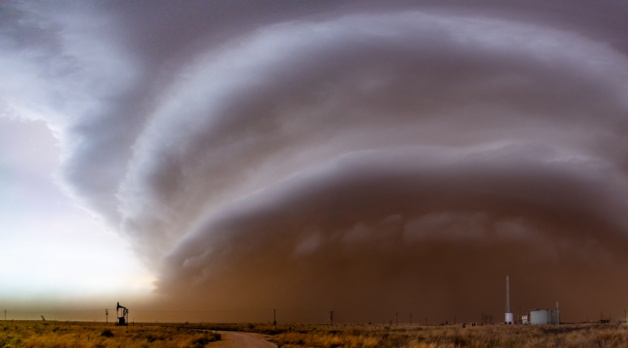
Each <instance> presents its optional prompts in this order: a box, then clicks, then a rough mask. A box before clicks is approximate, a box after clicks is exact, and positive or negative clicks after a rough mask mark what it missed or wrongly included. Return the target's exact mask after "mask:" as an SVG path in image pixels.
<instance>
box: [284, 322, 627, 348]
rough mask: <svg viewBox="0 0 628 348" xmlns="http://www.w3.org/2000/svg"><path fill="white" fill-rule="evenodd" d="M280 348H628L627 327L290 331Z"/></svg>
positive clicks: (486, 327)
mask: <svg viewBox="0 0 628 348" xmlns="http://www.w3.org/2000/svg"><path fill="white" fill-rule="evenodd" d="M272 341H273V342H275V343H277V344H278V345H279V346H280V347H285V348H288V347H326V348H330V347H347V348H349V347H356V348H357V347H404V348H423V347H452V348H453V347H478V348H479V347H628V327H626V326H616V325H595V324H580V325H561V326H529V325H525V326H523V325H511V326H504V325H487V326H475V327H466V328H463V327H462V326H461V325H458V326H454V325H451V326H426V327H419V326H416V327H402V326H399V327H394V326H392V327H390V326H388V327H384V326H379V327H376V326H372V327H369V326H362V327H360V326H356V325H353V326H343V327H338V328H336V327H335V328H329V327H327V328H318V329H315V328H310V329H295V330H293V331H290V332H283V333H280V334H277V335H274V336H273V338H272Z"/></svg>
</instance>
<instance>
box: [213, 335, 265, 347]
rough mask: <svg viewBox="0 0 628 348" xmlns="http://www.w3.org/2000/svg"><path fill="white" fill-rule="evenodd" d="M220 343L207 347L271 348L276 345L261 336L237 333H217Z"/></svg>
mask: <svg viewBox="0 0 628 348" xmlns="http://www.w3.org/2000/svg"><path fill="white" fill-rule="evenodd" d="M218 333H219V334H220V341H216V342H212V343H210V344H209V345H208V347H212V348H241V347H250V348H273V347H277V345H276V344H274V343H270V342H268V341H267V339H266V337H265V336H264V335H261V334H256V333H251V332H237V331H218Z"/></svg>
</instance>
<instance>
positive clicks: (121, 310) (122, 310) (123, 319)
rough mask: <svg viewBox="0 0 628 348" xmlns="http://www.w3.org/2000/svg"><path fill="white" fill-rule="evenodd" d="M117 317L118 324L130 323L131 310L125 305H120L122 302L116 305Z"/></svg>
mask: <svg viewBox="0 0 628 348" xmlns="http://www.w3.org/2000/svg"><path fill="white" fill-rule="evenodd" d="M116 317H118V322H117V323H116V325H129V310H128V309H127V308H126V307H124V306H120V302H118V305H117V306H116Z"/></svg>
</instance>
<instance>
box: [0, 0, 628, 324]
mask: <svg viewBox="0 0 628 348" xmlns="http://www.w3.org/2000/svg"><path fill="white" fill-rule="evenodd" d="M627 15H628V4H626V3H624V2H621V1H613V0H600V1H586V0H569V1H568V0H556V1H542V0H530V1H526V2H505V1H494V0H477V1H463V0H451V1H437V0H422V1H404V0H393V1H386V2H380V1H352V0H347V1H312V2H296V1H255V2H252V1H239V0H235V1H200V0H199V1H196V0H192V1H185V2H169V1H131V2H128V1H117V0H114V1H91V2H75V1H54V2H53V1H49V2H46V1H38V2H34V1H33V2H25V1H13V0H8V1H1V2H0V246H1V248H0V255H2V259H3V262H2V267H1V268H0V307H3V306H4V307H9V308H10V309H14V310H16V311H18V310H19V309H20V308H27V307H28V308H33V307H37V306H46V307H47V308H48V307H49V308H54V307H55V306H56V307H58V308H64V307H65V306H66V305H67V306H71V307H72V308H87V309H94V308H101V307H102V308H107V307H103V306H109V307H108V308H112V307H111V306H112V304H115V303H116V302H117V301H120V302H121V303H123V304H125V305H127V306H128V307H130V309H131V312H132V313H134V314H136V315H138V316H137V317H136V319H137V320H153V319H156V318H157V316H156V314H155V313H157V312H158V311H162V310H172V311H175V310H176V311H181V313H183V312H185V311H187V313H188V317H185V316H184V315H179V314H176V313H178V312H176V313H175V312H170V313H171V316H170V317H169V320H190V319H189V313H196V314H194V320H216V321H239V320H246V321H259V320H262V321H265V320H267V319H268V313H272V310H271V309H279V310H280V312H281V313H284V318H286V319H285V320H295V321H312V322H325V321H326V320H327V319H326V318H327V315H328V312H329V310H335V312H336V313H337V314H338V318H339V320H340V321H361V322H368V321H374V322H380V321H381V320H382V318H389V317H390V316H391V313H396V312H400V311H406V312H408V313H405V314H404V316H405V317H408V314H409V313H414V315H415V316H416V317H417V318H418V317H430V318H432V320H434V322H444V321H447V320H449V321H451V319H452V316H453V315H456V317H457V318H458V320H460V321H477V317H478V315H479V313H492V314H493V317H494V318H501V317H502V316H503V311H504V279H505V277H506V276H507V275H510V280H511V305H512V308H514V309H516V312H517V313H516V314H522V313H523V312H525V310H527V309H530V308H535V307H551V306H553V305H554V303H555V301H556V300H560V301H561V303H562V304H563V308H565V313H566V314H565V315H566V317H565V318H567V319H568V320H573V321H577V320H582V319H583V318H585V317H587V316H588V317H593V316H597V315H598V314H599V313H600V312H605V313H614V314H613V315H615V314H617V315H618V314H620V313H623V309H624V308H626V307H627V306H628V298H626V297H625V294H626V293H628V278H625V276H624V275H625V272H626V270H627V269H628V254H627V253H626V252H625V250H627V249H628V217H627V216H628V215H626V213H625V212H626V211H628V199H627V198H626V197H628V137H627V134H628V102H627V101H628V35H626V33H628V23H627V22H626V20H625V18H626V17H627ZM600 284H613V286H611V287H608V288H604V289H603V291H602V292H601V289H600ZM0 309H2V308H0ZM142 311H143V312H142ZM142 313H143V314H142ZM259 313H262V314H259ZM99 315H100V314H99Z"/></svg>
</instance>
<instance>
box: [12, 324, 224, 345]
mask: <svg viewBox="0 0 628 348" xmlns="http://www.w3.org/2000/svg"><path fill="white" fill-rule="evenodd" d="M218 339H220V335H218V334H217V333H215V332H213V331H210V330H206V329H203V328H198V327H194V326H190V325H183V324H179V325H174V324H136V325H132V326H114V325H111V324H109V325H106V324H103V323H80V322H37V321H30V322H29V321H22V322H17V321H16V322H0V347H3V348H10V347H15V348H17V347H24V348H108V347H116V348H117V347H129V348H136V347H137V348H144V347H155V348H159V347H164V348H165V347H192V348H197V347H205V346H206V345H207V343H209V342H211V341H216V340H218Z"/></svg>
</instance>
